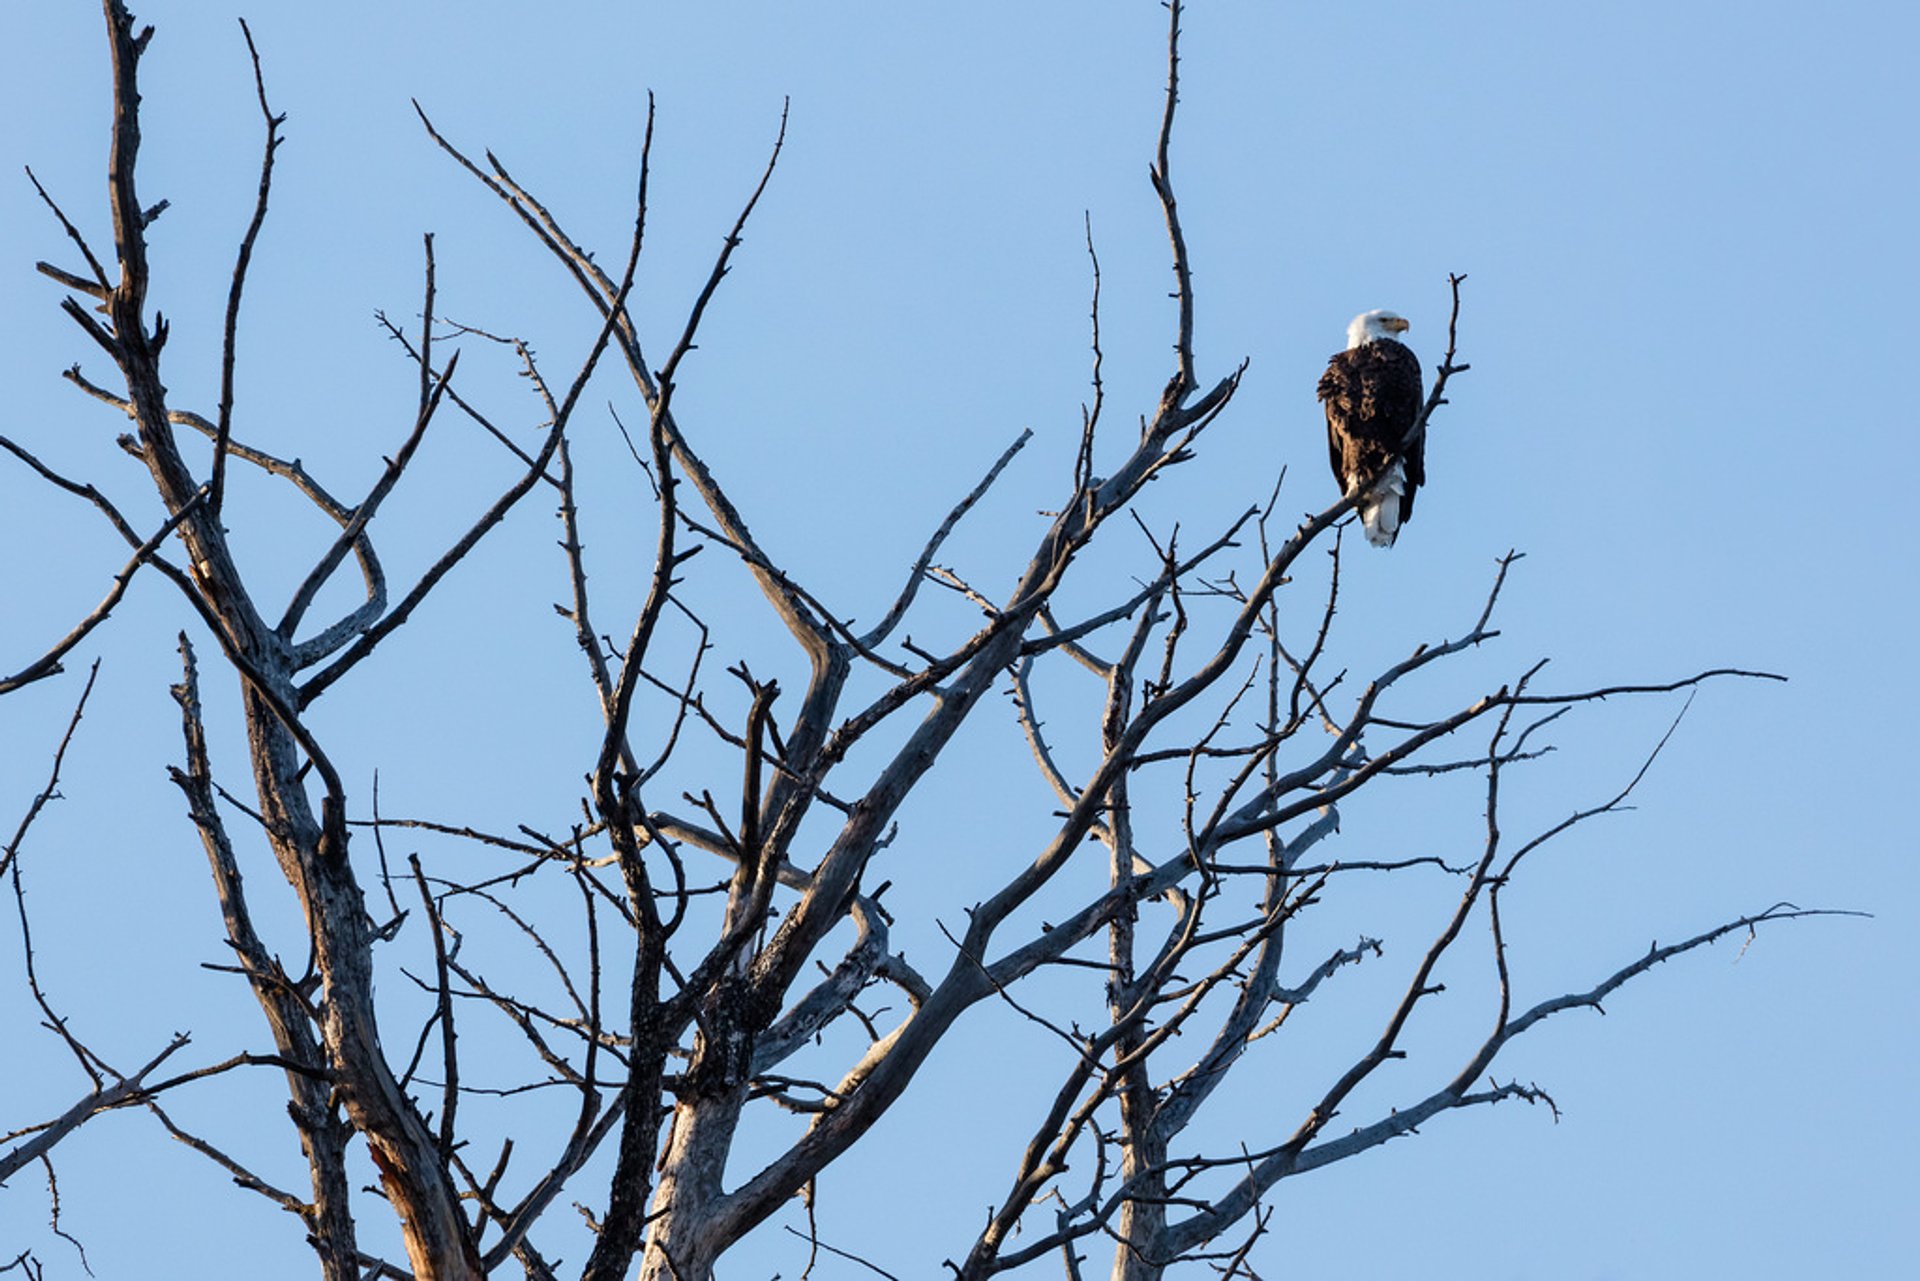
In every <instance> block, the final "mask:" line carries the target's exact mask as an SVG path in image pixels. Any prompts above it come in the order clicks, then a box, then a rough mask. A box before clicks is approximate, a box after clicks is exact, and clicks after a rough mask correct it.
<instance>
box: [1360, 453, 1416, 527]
mask: <svg viewBox="0 0 1920 1281" xmlns="http://www.w3.org/2000/svg"><path fill="white" fill-rule="evenodd" d="M1406 492H1407V469H1406V466H1405V465H1404V464H1403V463H1401V462H1399V461H1397V460H1396V461H1395V463H1394V464H1393V466H1391V467H1389V468H1387V470H1386V473H1385V474H1384V475H1382V476H1381V477H1380V479H1379V480H1377V481H1375V482H1374V483H1373V488H1372V489H1371V490H1369V491H1368V493H1367V496H1366V498H1365V499H1363V500H1362V501H1361V503H1360V524H1361V527H1362V528H1364V529H1365V530H1366V531H1367V541H1368V542H1370V543H1372V544H1373V545H1374V546H1375V547H1391V546H1393V540H1394V539H1396V538H1398V537H1399V536H1400V500H1401V498H1402V497H1403V496H1404V495H1405V494H1406Z"/></svg>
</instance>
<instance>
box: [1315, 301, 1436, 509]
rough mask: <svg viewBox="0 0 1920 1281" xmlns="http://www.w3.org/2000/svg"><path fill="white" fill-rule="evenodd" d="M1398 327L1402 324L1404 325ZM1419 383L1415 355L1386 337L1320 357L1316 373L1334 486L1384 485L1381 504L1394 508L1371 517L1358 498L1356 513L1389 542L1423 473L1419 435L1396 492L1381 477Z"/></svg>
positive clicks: (1402, 434) (1413, 414)
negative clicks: (1322, 369)
mask: <svg viewBox="0 0 1920 1281" xmlns="http://www.w3.org/2000/svg"><path fill="white" fill-rule="evenodd" d="M1403 327H1404V326H1403ZM1422 395H1423V389H1422V385H1421V378H1420V360H1419V358H1418V357H1416V356H1415V355H1414V354H1413V352H1412V351H1410V350H1409V349H1408V348H1407V347H1406V345H1405V344H1403V343H1398V342H1395V341H1394V340H1393V339H1391V338H1381V339H1376V340H1374V341H1373V342H1368V343H1362V344H1361V345H1360V346H1358V347H1349V348H1348V349H1347V350H1345V351H1343V352H1340V353H1339V354H1338V355H1336V356H1334V358H1333V359H1332V360H1330V361H1328V362H1327V372H1326V373H1324V374H1322V375H1321V376H1320V399H1321V401H1322V402H1323V403H1324V404H1325V405H1326V409H1327V460H1328V461H1329V462H1330V463H1332V464H1333V474H1334V477H1335V479H1337V480H1338V481H1339V482H1340V492H1341V493H1342V494H1350V493H1352V492H1354V490H1356V489H1372V488H1373V487H1374V486H1375V485H1376V484H1378V483H1379V482H1381V481H1382V480H1383V479H1386V480H1387V482H1388V483H1387V485H1386V486H1384V487H1383V489H1382V492H1381V494H1380V505H1382V506H1384V505H1388V504H1393V503H1395V502H1397V504H1398V511H1397V513H1395V512H1387V513H1385V519H1384V520H1380V519H1376V518H1375V517H1376V515H1377V514H1376V513H1375V512H1374V511H1373V510H1372V508H1373V506H1374V505H1373V504H1363V505H1362V508H1361V516H1362V518H1363V520H1365V522H1366V526H1367V536H1368V538H1370V539H1371V540H1372V541H1374V542H1375V543H1378V544H1380V545H1382V546H1387V545H1391V543H1392V542H1393V539H1394V536H1395V535H1396V534H1397V533H1398V532H1399V527H1400V526H1401V525H1402V524H1404V523H1405V522H1406V521H1407V519H1408V518H1409V517H1411V516H1412V515H1413V495H1414V491H1415V490H1417V489H1419V488H1420V486H1421V485H1422V484H1424V483H1425V482H1426V479H1427V469H1426V450H1425V444H1426V442H1425V441H1424V440H1416V441H1414V442H1413V443H1412V444H1411V445H1410V446H1408V447H1407V452H1406V465H1405V479H1404V484H1403V485H1401V486H1400V492H1399V495H1398V497H1397V499H1396V498H1395V496H1394V495H1393V494H1392V493H1390V492H1387V491H1388V490H1390V489H1391V487H1392V481H1391V478H1389V477H1387V476H1386V473H1387V470H1388V467H1389V464H1391V463H1392V461H1393V458H1394V456H1395V455H1396V454H1397V453H1398V452H1399V450H1400V445H1401V442H1402V441H1404V440H1405V439H1406V436H1407V431H1408V429H1409V428H1411V427H1412V426H1413V422H1414V419H1415V418H1417V417H1419V414H1420V401H1421V397H1422Z"/></svg>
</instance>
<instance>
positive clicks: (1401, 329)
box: [1386, 316, 1413, 334]
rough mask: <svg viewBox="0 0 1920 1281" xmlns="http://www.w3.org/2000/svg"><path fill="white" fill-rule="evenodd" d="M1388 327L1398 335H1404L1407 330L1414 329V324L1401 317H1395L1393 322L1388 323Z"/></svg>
mask: <svg viewBox="0 0 1920 1281" xmlns="http://www.w3.org/2000/svg"><path fill="white" fill-rule="evenodd" d="M1386 327H1387V328H1388V329H1391V330H1393V332H1394V333H1396V334H1404V333H1406V332H1407V330H1409V329H1411V328H1413V324H1412V322H1410V321H1407V320H1403V319H1401V318H1400V317H1399V316H1395V317H1394V318H1393V319H1392V320H1389V321H1387V322H1386Z"/></svg>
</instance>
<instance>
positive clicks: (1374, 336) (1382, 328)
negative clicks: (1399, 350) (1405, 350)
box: [1347, 311, 1411, 351]
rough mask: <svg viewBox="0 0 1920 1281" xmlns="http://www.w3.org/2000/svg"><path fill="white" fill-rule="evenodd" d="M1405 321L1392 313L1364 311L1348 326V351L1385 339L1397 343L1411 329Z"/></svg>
mask: <svg viewBox="0 0 1920 1281" xmlns="http://www.w3.org/2000/svg"><path fill="white" fill-rule="evenodd" d="M1410 327H1411V326H1409V325H1408V324H1407V322H1406V320H1405V319H1403V318H1402V317H1400V316H1399V315H1397V314H1396V313H1394V312H1391V311H1363V312H1361V313H1360V314H1359V315H1357V316H1355V317H1354V318H1353V321H1352V323H1350V324H1349V325H1348V326H1347V350H1348V351H1352V350H1353V349H1354V348H1355V347H1364V346H1366V345H1367V344H1368V343H1370V342H1379V341H1380V340H1381V339H1383V338H1392V339H1395V340H1396V341H1397V340H1398V337H1399V335H1401V334H1404V333H1406V332H1407V330H1408V329H1409V328H1410Z"/></svg>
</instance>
